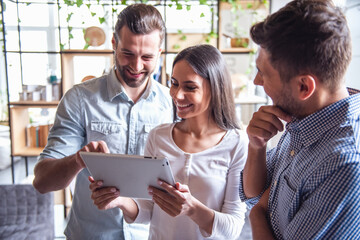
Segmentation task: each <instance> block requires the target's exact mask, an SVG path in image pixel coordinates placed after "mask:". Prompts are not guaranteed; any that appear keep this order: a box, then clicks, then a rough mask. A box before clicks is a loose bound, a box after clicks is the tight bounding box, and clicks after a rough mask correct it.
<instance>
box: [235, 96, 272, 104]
mask: <svg viewBox="0 0 360 240" xmlns="http://www.w3.org/2000/svg"><path fill="white" fill-rule="evenodd" d="M234 100H235V104H265V103H267V102H268V100H267V99H266V98H264V97H260V96H256V95H250V96H240V97H236V98H235V99H234Z"/></svg>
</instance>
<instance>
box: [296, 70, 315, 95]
mask: <svg viewBox="0 0 360 240" xmlns="http://www.w3.org/2000/svg"><path fill="white" fill-rule="evenodd" d="M296 84H297V86H296V88H297V92H298V98H299V99H300V100H302V101H304V100H307V99H308V98H310V97H311V96H312V95H313V94H314V92H315V89H316V79H315V78H314V77H313V76H312V75H299V76H297V77H296Z"/></svg>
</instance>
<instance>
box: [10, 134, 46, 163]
mask: <svg viewBox="0 0 360 240" xmlns="http://www.w3.org/2000/svg"><path fill="white" fill-rule="evenodd" d="M24 131H25V130H24ZM42 150H43V148H34V147H22V148H17V149H16V150H14V152H13V153H12V155H13V156H14V157H16V156H17V157H37V156H39V155H40V153H41V152H42Z"/></svg>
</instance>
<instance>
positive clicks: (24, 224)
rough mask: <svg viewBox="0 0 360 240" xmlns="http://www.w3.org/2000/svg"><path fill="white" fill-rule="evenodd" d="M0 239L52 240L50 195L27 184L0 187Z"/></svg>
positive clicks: (52, 205) (52, 212) (52, 203)
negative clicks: (41, 192) (39, 191)
mask: <svg viewBox="0 0 360 240" xmlns="http://www.w3.org/2000/svg"><path fill="white" fill-rule="evenodd" d="M0 196H1V198H0V239H7V240H25V239H26V240H35V239H36V240H49V239H54V235H55V234H54V196H53V193H47V194H40V193H38V192H37V191H36V190H35V189H34V187H33V186H32V185H31V184H12V185H0Z"/></svg>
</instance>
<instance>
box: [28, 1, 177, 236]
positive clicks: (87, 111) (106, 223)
mask: <svg viewBox="0 0 360 240" xmlns="http://www.w3.org/2000/svg"><path fill="white" fill-rule="evenodd" d="M164 30H165V25H164V22H163V20H162V18H161V15H160V13H159V12H158V11H157V10H156V9H155V8H154V7H152V6H149V5H145V4H134V5H130V6H128V7H127V8H126V9H124V10H123V11H122V12H121V13H120V14H119V17H118V22H117V24H116V26H115V32H114V36H113V39H112V43H113V48H114V51H115V67H114V68H113V69H112V71H111V72H110V73H109V74H108V75H104V76H102V77H100V78H97V79H93V80H89V81H86V82H84V83H82V84H79V85H75V86H74V87H73V88H72V89H70V90H69V91H68V92H67V93H66V94H65V95H64V97H63V99H62V100H61V102H60V104H59V106H58V110H57V113H56V118H55V122H54V126H53V128H52V129H51V131H50V134H49V139H48V144H47V146H46V148H45V149H44V151H43V152H42V153H41V155H40V158H39V162H38V164H37V165H36V167H35V169H34V173H35V179H34V182H33V184H34V186H35V188H36V189H37V190H38V191H40V192H42V193H45V192H49V191H55V190H59V189H63V188H65V187H67V186H68V185H69V184H70V182H71V181H72V180H73V179H74V178H75V177H76V185H75V192H74V198H73V203H72V208H71V211H70V217H69V222H68V225H67V227H66V230H65V235H66V237H67V238H68V239H76V240H78V239H86V240H89V239H146V238H147V234H148V230H147V226H144V225H135V226H130V225H126V224H125V222H124V221H123V216H122V213H121V211H120V209H111V210H106V211H100V210H98V209H97V208H96V206H95V205H94V204H93V203H92V200H91V198H90V194H91V192H90V190H89V180H88V177H89V172H88V171H87V169H86V168H84V167H85V165H84V163H83V161H82V160H81V158H80V157H79V154H78V151H79V150H80V149H82V150H87V151H100V150H99V149H100V148H104V147H105V148H106V146H107V148H108V149H109V151H110V152H111V153H122V154H143V152H144V146H145V141H146V139H147V135H148V133H149V131H150V130H151V129H152V128H153V127H155V126H157V125H159V124H161V123H165V122H172V121H173V119H174V116H173V107H172V101H171V98H170V95H169V89H168V88H166V87H165V86H162V85H161V84H159V83H157V82H156V81H155V80H153V79H152V77H151V74H152V73H153V71H154V69H155V66H156V63H157V61H158V58H159V55H160V53H161V49H160V46H161V44H162V42H163V38H164ZM99 141H103V142H99Z"/></svg>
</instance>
